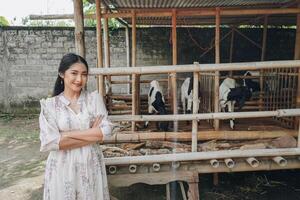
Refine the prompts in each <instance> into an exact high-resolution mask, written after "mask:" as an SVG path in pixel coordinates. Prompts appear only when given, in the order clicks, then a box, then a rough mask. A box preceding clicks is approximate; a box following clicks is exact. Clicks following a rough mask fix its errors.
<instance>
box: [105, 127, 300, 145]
mask: <svg viewBox="0 0 300 200" xmlns="http://www.w3.org/2000/svg"><path fill="white" fill-rule="evenodd" d="M286 135H288V136H292V137H297V136H298V140H299V138H300V136H299V131H296V130H277V131H276V130H272V131H198V132H197V135H196V136H197V140H198V141H209V140H232V141H233V140H237V141H241V140H258V139H272V138H278V137H282V136H286ZM158 140H159V141H170V142H190V141H191V140H192V133H191V132H142V133H139V132H126V131H123V132H122V133H116V134H115V135H114V137H112V138H111V139H110V140H107V141H105V142H104V143H105V144H113V143H124V142H130V143H133V142H134V143H138V142H145V141H158Z"/></svg>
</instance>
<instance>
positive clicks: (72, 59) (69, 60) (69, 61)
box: [52, 53, 89, 96]
mask: <svg viewBox="0 0 300 200" xmlns="http://www.w3.org/2000/svg"><path fill="white" fill-rule="evenodd" d="M75 63H83V64H84V65H85V66H86V69H87V72H89V66H88V64H87V62H86V60H85V59H84V58H83V57H81V56H79V55H77V54H74V53H68V54H66V55H64V56H63V57H62V59H61V61H60V64H59V68H58V75H57V79H56V81H55V85H54V89H53V94H52V96H56V95H59V94H60V93H62V92H63V91H64V89H65V88H64V87H65V85H64V80H63V79H62V78H61V77H60V74H61V75H62V74H64V73H65V71H67V70H68V69H69V68H70V67H71V66H72V65H73V64H75Z"/></svg>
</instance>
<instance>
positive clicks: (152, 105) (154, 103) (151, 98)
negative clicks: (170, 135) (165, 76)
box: [145, 80, 169, 131]
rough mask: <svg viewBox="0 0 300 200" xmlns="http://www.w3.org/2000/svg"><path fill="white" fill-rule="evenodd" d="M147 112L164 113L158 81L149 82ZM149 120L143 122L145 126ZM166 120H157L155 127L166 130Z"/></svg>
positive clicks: (164, 108) (162, 98)
mask: <svg viewBox="0 0 300 200" xmlns="http://www.w3.org/2000/svg"><path fill="white" fill-rule="evenodd" d="M148 113H149V114H153V113H156V114H159V115H166V114H167V111H166V106H165V99H164V97H163V93H162V90H161V88H160V86H159V83H158V81H156V80H153V81H151V83H150V90H149V93H148ZM148 123H149V122H146V123H145V126H146V127H147V126H148ZM168 126H169V123H168V122H157V129H158V130H160V131H168Z"/></svg>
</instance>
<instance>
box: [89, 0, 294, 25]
mask: <svg viewBox="0 0 300 200" xmlns="http://www.w3.org/2000/svg"><path fill="white" fill-rule="evenodd" d="M89 1H90V2H95V0H89ZM101 2H102V4H103V5H105V6H106V7H109V8H110V9H111V10H112V11H113V12H130V9H139V10H140V11H139V12H141V10H144V11H146V10H147V11H151V10H152V9H162V10H164V9H167V10H169V9H171V8H176V9H179V10H180V9H187V10H189V9H198V8H200V9H201V8H203V9H212V8H215V7H220V8H241V9H250V8H251V9H253V8H285V7H296V6H297V0H101ZM256 18H257V16H254V15H252V16H245V15H243V16H222V17H221V23H222V24H228V25H238V24H248V25H261V24H263V20H259V19H258V20H257V19H256ZM123 20H124V21H126V22H127V23H128V24H131V19H128V18H127V19H126V18H125V19H124V18H123ZM136 22H137V25H170V24H171V18H170V17H158V16H157V17H154V16H153V17H137V21H136ZM214 23H215V17H214V16H211V17H209V16H206V17H205V16H194V17H188V16H186V17H181V16H177V25H212V24H214ZM268 24H269V25H295V15H270V17H269V21H268Z"/></svg>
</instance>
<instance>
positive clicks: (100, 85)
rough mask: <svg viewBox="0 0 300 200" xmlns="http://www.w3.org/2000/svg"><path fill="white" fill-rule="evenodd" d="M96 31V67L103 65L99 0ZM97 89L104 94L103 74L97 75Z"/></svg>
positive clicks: (98, 0)
mask: <svg viewBox="0 0 300 200" xmlns="http://www.w3.org/2000/svg"><path fill="white" fill-rule="evenodd" d="M96 21H97V25H96V31H97V67H99V68H101V67H103V56H102V24H101V0H96ZM98 91H99V93H100V94H101V95H104V94H105V92H104V79H103V75H99V76H98Z"/></svg>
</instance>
